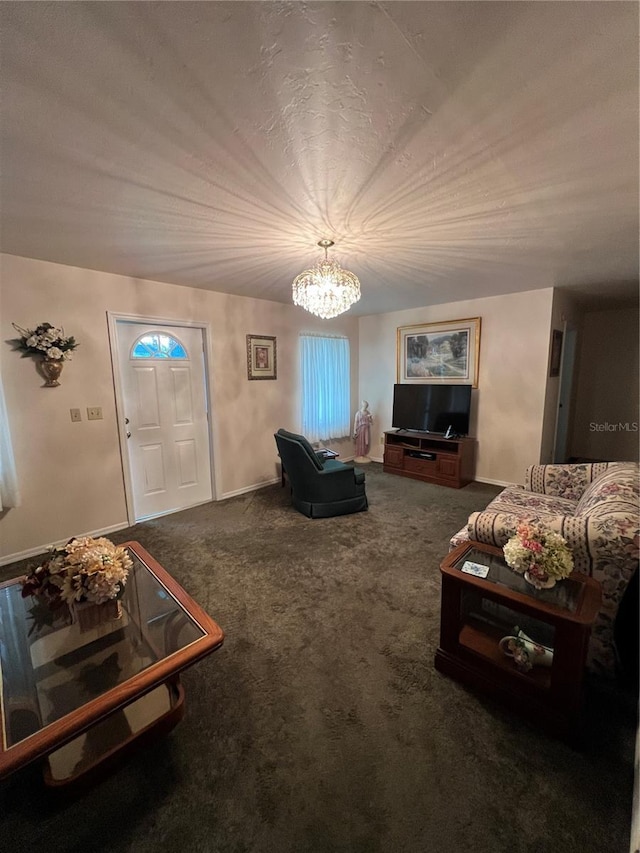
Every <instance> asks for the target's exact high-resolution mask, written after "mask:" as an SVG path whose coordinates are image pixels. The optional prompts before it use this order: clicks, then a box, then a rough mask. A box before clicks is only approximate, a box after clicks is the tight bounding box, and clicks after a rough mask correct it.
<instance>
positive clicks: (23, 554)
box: [0, 521, 129, 566]
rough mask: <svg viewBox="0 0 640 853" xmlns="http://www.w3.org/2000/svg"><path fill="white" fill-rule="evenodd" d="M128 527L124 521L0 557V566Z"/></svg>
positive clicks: (127, 523)
mask: <svg viewBox="0 0 640 853" xmlns="http://www.w3.org/2000/svg"><path fill="white" fill-rule="evenodd" d="M125 527H129V522H128V521H124V522H122V523H121V524H112V525H111V527H102V528H100V530H89V531H88V532H87V533H75V534H74V536H73V537H72V536H67V537H66V538H65V539H59V540H58V541H57V542H47V544H46V545H38V546H37V547H36V548H29V549H27V550H26V551H19V552H18V553H16V554H7V555H6V556H4V557H0V566H6V565H8V564H9V563H17V562H18V560H26V559H27V558H28V557H35V556H36V555H37V554H46V552H47V551H49V550H50V549H51V548H59V547H60V545H66V544H67V542H68V541H69V539H72V538H77V539H79V538H80V537H81V536H106V535H107V534H108V533H115V532H116V530H124V529H125Z"/></svg>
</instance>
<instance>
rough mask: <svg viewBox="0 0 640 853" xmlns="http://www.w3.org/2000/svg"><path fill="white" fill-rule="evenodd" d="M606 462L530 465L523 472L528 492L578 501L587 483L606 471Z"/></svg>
mask: <svg viewBox="0 0 640 853" xmlns="http://www.w3.org/2000/svg"><path fill="white" fill-rule="evenodd" d="M607 467H608V463H607V462H592V463H588V464H570V463H567V464H565V465H561V464H558V465H530V466H529V467H528V468H527V470H526V471H525V477H524V487H525V489H526V490H527V491H528V492H537V493H538V494H540V495H554V496H555V497H559V498H566V499H567V500H570V501H579V500H580V498H581V497H582V493H583V492H584V490H585V489H586V488H587V486H588V485H589V483H591V482H593V480H595V479H596V477H599V476H600V474H602V473H604V471H606V470H607Z"/></svg>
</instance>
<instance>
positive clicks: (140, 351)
mask: <svg viewBox="0 0 640 853" xmlns="http://www.w3.org/2000/svg"><path fill="white" fill-rule="evenodd" d="M188 357H189V356H188V355H187V351H186V350H185V348H184V347H183V346H182V344H181V343H180V341H177V340H176V339H175V338H172V337H171V336H170V335H162V334H159V333H157V332H149V333H147V334H146V335H142V337H141V338H138V340H137V341H136V342H135V344H134V345H133V347H132V348H131V358H188Z"/></svg>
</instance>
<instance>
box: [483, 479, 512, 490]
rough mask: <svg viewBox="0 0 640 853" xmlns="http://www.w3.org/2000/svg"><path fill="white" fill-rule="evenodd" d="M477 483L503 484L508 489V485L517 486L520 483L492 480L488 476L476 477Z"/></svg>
mask: <svg viewBox="0 0 640 853" xmlns="http://www.w3.org/2000/svg"><path fill="white" fill-rule="evenodd" d="M474 480H475V482H476V483H486V484H487V485H488V486H502V488H503V489H506V488H507V486H517V485H519V484H518V483H508V482H507V481H506V480H490V479H489V478H488V477H475V478H474Z"/></svg>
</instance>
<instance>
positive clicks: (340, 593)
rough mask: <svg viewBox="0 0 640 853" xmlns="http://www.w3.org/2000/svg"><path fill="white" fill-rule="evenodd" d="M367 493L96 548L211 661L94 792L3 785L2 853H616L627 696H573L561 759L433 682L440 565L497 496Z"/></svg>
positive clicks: (280, 492)
mask: <svg viewBox="0 0 640 853" xmlns="http://www.w3.org/2000/svg"><path fill="white" fill-rule="evenodd" d="M366 474H367V493H368V495H369V499H370V509H369V511H368V512H366V513H360V514H357V515H351V516H345V517H342V518H335V519H326V520H317V521H311V520H309V519H306V518H305V517H303V516H302V515H300V514H299V513H297V512H295V511H294V510H293V509H292V507H291V506H290V504H289V498H288V494H287V490H286V489H281V488H280V487H279V486H273V487H268V488H265V489H262V490H260V491H258V492H254V493H251V494H248V495H245V496H241V497H238V498H233V499H231V500H228V501H225V502H221V503H218V504H208V505H206V506H202V507H197V508H195V509H192V510H188V511H186V512H182V513H178V514H176V515H172V516H167V517H164V518H161V519H158V520H155V521H152V522H147V523H144V524H139V525H136V526H135V527H133V528H130V529H128V530H125V531H122V532H120V533H118V534H114V535H112V536H111V537H110V538H112V539H113V540H114V541H117V542H122V541H125V540H128V539H135V540H138V541H139V542H141V543H142V545H143V546H144V547H145V548H147V550H149V551H150V552H151V553H152V554H153V555H154V556H155V557H156V558H157V559H158V560H159V562H160V563H161V564H163V565H164V566H165V567H166V568H167V569H168V570H169V571H170V573H172V574H173V575H174V576H175V577H176V578H177V580H178V581H179V582H180V583H181V584H182V585H183V586H184V587H185V588H186V589H187V591H188V592H189V593H190V594H191V595H192V596H193V597H194V598H195V599H196V600H197V601H198V602H199V603H200V604H202V605H203V607H204V608H205V609H206V610H207V611H208V613H210V614H211V616H213V618H214V619H216V621H217V622H219V624H220V625H221V626H222V627H223V628H224V630H225V632H226V641H225V644H224V646H223V647H222V648H221V649H220V650H218V651H217V652H215V653H214V654H213V655H211V656H209V657H208V658H206V659H205V660H204V661H201V662H200V663H198V664H196V665H195V666H193V667H192V668H191V669H189V670H188V671H187V672H185V673H184V675H183V678H182V681H183V684H184V686H185V690H186V694H187V713H186V716H185V719H184V720H183V721H182V722H181V723H180V724H179V725H178V726H177V728H176V729H175V730H174V731H173V732H172V733H171V734H170V735H169V736H168V737H166V738H163V739H161V740H159V741H158V742H156V743H155V744H154V745H152V746H149V747H145V748H142V749H140V751H138V752H137V753H136V754H135V755H134V756H133V757H132V758H130V759H129V760H128V761H127V762H126V763H125V764H123V765H122V766H121V767H120V768H119V769H117V770H115V771H114V772H113V773H112V774H111V775H109V776H108V777H107V778H106V779H105V780H104V781H102V782H101V783H99V784H98V785H96V786H95V787H93V788H90V789H87V790H85V791H83V792H81V793H80V794H79V795H77V796H76V797H75V798H61V797H60V796H59V795H56V794H54V793H51V792H48V791H47V790H46V789H44V787H43V784H42V780H41V775H40V769H39V768H38V767H37V766H36V765H33V766H31V767H28V768H25V769H24V770H22V771H19V772H18V773H16V774H14V775H13V776H12V777H10V778H9V779H8V780H7V781H6V782H5V783H4V784H3V786H2V789H1V795H2V816H1V818H0V819H1V822H2V823H1V831H0V847H1V848H2V849H3V850H7V851H12V853H19V851H27V850H29V851H33V850H37V851H43V853H59V852H60V851H64V853H72V851H73V853H76V851H77V853H86V852H87V851H136V853H152V851H153V853H157V852H158V851H184V853H196V851H198V853H200V851H202V853H218V851H220V853H244V851H255V853H263V851H264V853H267V851H278V853H280V852H281V853H294V851H295V853H298V851H299V853H334V851H335V853H338V852H339V853H378V851H380V853H382V851H385V853H387V851H389V853H400V851H406V853H427V851H429V853H431V851H435V853H458V851H469V853H471V851H473V853H484V852H485V851H486V853H543V851H544V853H547V851H554V853H556V851H562V853H565V851H566V853H573V851H575V853H590V851H593V853H602V851H605V850H606V851H608V853H626V851H627V850H628V845H629V824H630V813H631V798H632V785H633V749H634V727H635V708H636V705H635V701H634V698H633V696H631V695H628V694H626V693H625V692H624V691H623V690H622V689H621V688H619V687H616V686H614V685H607V684H603V683H597V682H589V685H588V691H587V702H586V709H585V732H586V736H585V738H584V741H583V742H581V744H580V746H579V747H575V746H570V745H568V744H567V743H565V742H563V741H561V740H558V739H555V738H553V737H551V736H548V735H546V734H544V733H543V732H542V731H540V730H537V729H536V728H535V727H534V726H533V725H530V724H528V723H526V722H525V721H524V720H522V719H521V718H519V717H517V716H515V715H514V714H512V713H510V712H509V711H507V710H505V709H503V708H502V707H501V706H499V705H498V704H497V703H494V702H493V701H492V700H491V698H489V697H482V696H480V695H477V694H475V693H473V692H472V691H471V690H469V689H467V688H465V687H463V686H462V685H459V684H457V683H456V682H454V681H452V680H450V679H448V678H446V677H445V676H442V675H440V674H439V673H437V672H436V671H435V669H434V665H433V659H434V653H435V650H436V648H437V645H438V634H439V617H440V574H439V563H440V560H441V559H442V557H443V556H444V555H445V554H446V552H447V546H448V540H449V537H450V536H451V535H452V534H453V533H454V532H455V531H456V530H458V529H459V528H460V527H461V526H462V524H463V523H464V522H465V521H466V519H467V516H468V515H469V513H470V512H472V511H473V510H475V509H480V508H482V507H484V506H485V505H486V504H487V502H488V501H489V500H490V499H491V497H493V495H495V494H496V493H497V492H498V491H499V489H497V488H495V487H492V486H486V485H481V484H479V483H474V484H471V485H470V486H468V487H467V488H465V489H462V490H460V491H455V490H451V489H446V488H442V487H438V486H434V485H430V484H426V483H421V482H416V481H412V480H406V479H403V478H400V477H395V476H393V475H389V474H384V473H383V472H382V469H381V466H380V465H377V464H371V465H369V466H368V467H367V469H366ZM23 569H24V563H23V564H16V565H14V566H6V567H4V568H3V569H2V570H0V577H1V578H2V579H6V578H9V577H14V576H16V575H17V574H20V573H21V572H22V571H23Z"/></svg>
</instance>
